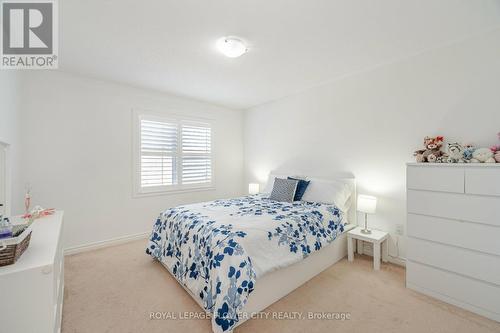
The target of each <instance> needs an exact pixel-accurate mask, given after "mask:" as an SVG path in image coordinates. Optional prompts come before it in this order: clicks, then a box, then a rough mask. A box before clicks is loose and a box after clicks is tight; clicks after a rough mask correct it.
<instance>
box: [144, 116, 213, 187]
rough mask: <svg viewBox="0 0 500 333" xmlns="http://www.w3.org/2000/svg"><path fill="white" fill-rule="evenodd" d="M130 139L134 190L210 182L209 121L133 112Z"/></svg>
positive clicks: (210, 132) (209, 185) (206, 183)
mask: <svg viewBox="0 0 500 333" xmlns="http://www.w3.org/2000/svg"><path fill="white" fill-rule="evenodd" d="M134 141H135V152H134V160H135V168H134V179H135V194H138V195H140V194H152V193H159V192H169V191H179V190H180V191H183V190H195V189H205V188H211V187H212V186H213V161H212V126H211V123H210V122H208V121H203V120H197V119H183V118H177V117H172V118H166V117H165V118H163V117H155V116H146V115H137V116H136V134H135V136H134Z"/></svg>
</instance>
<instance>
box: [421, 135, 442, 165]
mask: <svg viewBox="0 0 500 333" xmlns="http://www.w3.org/2000/svg"><path fill="white" fill-rule="evenodd" d="M443 141H444V138H443V137H442V136H437V137H435V138H433V137H428V136H426V137H425V138H424V149H419V150H417V151H415V153H414V154H413V155H414V156H415V157H416V161H417V162H418V163H424V162H431V163H433V162H437V160H438V158H439V157H441V156H442V155H443V152H442V151H441V146H442V145H443Z"/></svg>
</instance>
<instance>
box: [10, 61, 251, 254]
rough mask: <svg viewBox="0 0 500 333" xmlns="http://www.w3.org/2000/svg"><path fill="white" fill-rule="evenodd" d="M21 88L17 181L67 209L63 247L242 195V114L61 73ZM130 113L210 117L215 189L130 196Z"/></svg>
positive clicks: (41, 201)
mask: <svg viewBox="0 0 500 333" xmlns="http://www.w3.org/2000/svg"><path fill="white" fill-rule="evenodd" d="M22 84H23V90H22V93H23V96H24V97H25V98H23V103H22V112H21V122H22V124H23V126H22V131H21V136H22V140H21V151H22V154H21V156H20V157H21V165H22V167H21V175H22V179H21V184H26V183H29V184H30V185H31V186H32V194H33V204H37V205H41V206H43V207H55V208H57V209H61V210H64V211H65V227H64V228H65V245H66V247H69V248H71V247H75V246H82V245H85V244H89V243H94V242H99V241H104V240H108V239H114V238H117V237H122V236H129V235H134V234H138V233H144V232H148V231H150V230H151V227H152V224H153V222H154V220H155V218H156V217H157V216H158V214H159V213H160V212H161V211H163V210H165V209H166V208H168V207H171V206H175V205H179V204H184V203H190V202H200V201H206V200H212V199H215V198H223V197H231V196H237V195H240V194H241V193H242V192H243V184H242V181H241V180H242V175H243V173H242V170H243V155H242V113H241V112H240V111H234V110H229V109H225V108H221V107H217V106H213V105H209V104H206V103H201V102H197V101H193V100H188V99H184V98H180V97H175V96H171V95H168V94H164V93H160V92H154V91H149V90H142V89H138V88H133V87H130V86H126V85H121V84H115V83H111V82H105V81H99V80H94V79H91V78H85V77H82V76H77V75H72V74H65V73H62V72H48V71H33V72H29V73H26V74H25V75H24V76H23V78H22ZM133 108H137V109H146V110H147V109H151V110H157V111H161V110H165V111H167V112H168V111H170V112H176V113H181V114H185V115H190V116H201V117H206V118H211V119H214V120H215V130H214V149H215V154H216V155H215V177H216V178H215V179H216V190H214V191H200V192H189V193H182V194H170V195H162V196H153V197H144V198H132V147H131V146H132V127H131V126H132V123H131V122H132V109H133ZM21 190H22V189H21ZM16 199H18V200H17V201H16V209H17V211H20V210H21V209H22V195H21V197H20V198H19V196H18V197H17V198H16Z"/></svg>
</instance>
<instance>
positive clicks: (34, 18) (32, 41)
mask: <svg viewBox="0 0 500 333" xmlns="http://www.w3.org/2000/svg"><path fill="white" fill-rule="evenodd" d="M56 7H57V3H56V2H55V0H45V1H37V0H32V1H30V2H26V1H19V0H4V1H2V13H1V17H2V33H1V35H2V55H1V57H2V58H1V68H2V69H52V68H57V65H58V61H57V10H56V9H57V8H56Z"/></svg>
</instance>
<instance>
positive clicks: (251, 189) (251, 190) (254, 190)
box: [248, 183, 260, 194]
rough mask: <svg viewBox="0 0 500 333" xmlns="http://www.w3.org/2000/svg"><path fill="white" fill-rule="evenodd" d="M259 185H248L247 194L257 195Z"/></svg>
mask: <svg viewBox="0 0 500 333" xmlns="http://www.w3.org/2000/svg"><path fill="white" fill-rule="evenodd" d="M259 187H260V186H259V184H257V183H250V184H248V194H257V193H259V190H260V188H259Z"/></svg>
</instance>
